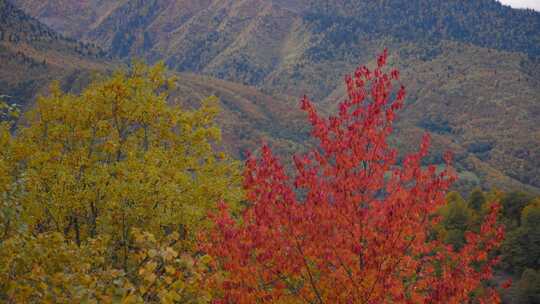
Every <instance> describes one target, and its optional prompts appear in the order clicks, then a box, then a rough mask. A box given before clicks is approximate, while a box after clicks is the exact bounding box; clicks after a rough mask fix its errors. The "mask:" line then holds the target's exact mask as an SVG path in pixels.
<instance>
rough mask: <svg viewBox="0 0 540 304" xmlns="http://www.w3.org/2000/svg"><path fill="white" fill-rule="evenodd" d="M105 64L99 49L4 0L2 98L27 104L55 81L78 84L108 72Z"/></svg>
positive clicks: (0, 4)
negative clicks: (49, 26)
mask: <svg viewBox="0 0 540 304" xmlns="http://www.w3.org/2000/svg"><path fill="white" fill-rule="evenodd" d="M105 60H106V54H105V53H104V52H103V51H102V50H101V49H99V48H98V47H96V46H93V45H89V44H85V43H81V42H78V41H75V40H74V39H71V38H65V37H63V36H62V35H60V34H58V33H56V32H55V31H53V30H51V29H50V28H48V27H47V26H45V25H43V24H41V23H40V22H39V21H37V20H35V19H34V18H32V17H29V16H28V15H26V14H25V13H24V12H22V11H21V10H19V9H17V8H16V7H14V6H13V5H11V4H10V3H9V2H7V1H5V0H0V66H2V69H1V70H0V90H1V91H0V94H3V95H8V96H10V98H11V100H10V101H11V102H19V103H23V104H24V103H25V102H26V101H28V100H30V99H31V98H32V97H33V96H34V94H35V93H36V91H39V90H41V89H42V88H43V87H44V86H45V85H46V84H47V83H49V82H50V81H52V80H55V79H61V78H66V77H68V76H69V77H68V78H70V81H71V82H75V81H76V79H77V78H80V77H86V76H88V75H89V73H90V72H91V71H93V70H104V68H105ZM80 71H86V72H87V73H86V76H84V75H82V74H85V73H82V74H81V73H80ZM66 79H67V78H66Z"/></svg>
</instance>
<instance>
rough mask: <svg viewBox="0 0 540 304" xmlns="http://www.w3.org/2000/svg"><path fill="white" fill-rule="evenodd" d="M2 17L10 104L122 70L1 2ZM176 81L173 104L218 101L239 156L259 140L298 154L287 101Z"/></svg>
mask: <svg viewBox="0 0 540 304" xmlns="http://www.w3.org/2000/svg"><path fill="white" fill-rule="evenodd" d="M70 3H74V2H70ZM0 17H1V19H0V38H1V39H0V66H1V67H2V69H1V70H0V95H7V96H8V100H7V101H8V102H17V103H19V104H22V105H23V106H31V101H32V100H33V99H34V97H35V96H36V95H37V94H40V93H46V88H47V86H48V85H49V84H50V82H52V81H53V80H60V81H61V84H62V86H63V88H64V89H65V90H68V91H78V90H79V89H80V88H82V87H84V86H85V85H87V84H88V83H89V82H90V81H91V80H92V78H95V77H101V76H100V75H103V74H107V73H109V72H110V71H111V70H112V68H114V67H117V68H120V67H122V64H121V63H120V62H117V61H114V60H111V59H110V58H108V57H107V55H106V53H105V52H104V51H102V50H101V49H99V48H98V47H95V46H92V45H89V44H85V43H81V42H78V41H76V40H74V39H72V38H65V37H64V36H62V35H61V34H58V33H57V32H55V31H54V30H52V29H50V28H49V27H47V26H45V25H43V24H42V23H40V22H39V21H37V20H36V19H34V18H33V17H30V16H28V15H26V14H25V13H24V12H23V11H21V10H19V9H17V8H15V7H14V6H12V5H11V4H10V3H9V2H6V1H4V0H0ZM93 75H95V76H93ZM178 77H179V83H178V87H177V89H176V90H175V91H174V92H173V94H172V96H171V102H172V103H180V104H181V105H182V106H185V107H194V106H197V104H198V103H199V102H200V100H202V99H205V98H207V97H209V96H212V95H214V96H217V97H218V98H219V100H220V102H221V108H222V113H221V114H220V116H219V118H218V122H219V123H220V125H221V126H222V129H223V139H224V143H225V144H226V147H227V148H228V149H229V151H230V152H232V153H233V154H235V155H236V156H237V157H240V156H241V155H242V153H243V152H245V151H246V150H248V149H249V150H252V149H255V148H256V147H257V144H259V143H261V142H262V141H266V142H270V143H272V145H273V146H276V147H278V151H282V152H284V151H288V152H290V151H291V150H298V146H299V142H301V141H302V140H303V138H302V139H300V138H299V136H304V137H305V132H304V133H302V132H299V131H298V130H299V129H300V130H301V129H302V127H301V126H296V125H295V124H294V123H289V121H300V119H299V115H301V113H300V111H299V110H298V109H297V107H296V103H295V102H294V104H293V103H292V99H291V98H288V97H270V96H267V95H265V94H262V93H261V92H259V91H258V90H256V89H255V88H251V87H247V86H244V85H240V84H236V83H231V82H227V81H223V80H217V79H214V78H212V77H207V76H197V75H191V74H179V75H178ZM291 109H292V110H291Z"/></svg>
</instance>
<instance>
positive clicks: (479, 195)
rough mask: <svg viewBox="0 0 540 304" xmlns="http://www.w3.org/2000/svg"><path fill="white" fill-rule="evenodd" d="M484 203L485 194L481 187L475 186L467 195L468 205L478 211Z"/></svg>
mask: <svg viewBox="0 0 540 304" xmlns="http://www.w3.org/2000/svg"><path fill="white" fill-rule="evenodd" d="M485 203H486V196H485V194H484V192H483V191H482V189H479V188H476V189H474V190H473V191H472V192H471V195H470V196H469V206H471V208H473V209H474V210H475V211H477V212H478V211H480V209H481V208H482V205H484V204H485Z"/></svg>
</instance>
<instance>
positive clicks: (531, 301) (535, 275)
mask: <svg viewBox="0 0 540 304" xmlns="http://www.w3.org/2000/svg"><path fill="white" fill-rule="evenodd" d="M515 291H516V292H515V293H516V294H515V298H516V299H515V303H519V304H538V303H540V272H539V271H535V270H533V269H526V270H525V271H524V272H523V274H522V275H521V279H520V280H519V282H518V283H517V286H516V288H515Z"/></svg>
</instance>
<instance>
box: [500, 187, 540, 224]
mask: <svg viewBox="0 0 540 304" xmlns="http://www.w3.org/2000/svg"><path fill="white" fill-rule="evenodd" d="M532 199H533V196H531V195H530V194H528V193H524V192H519V191H516V192H509V193H507V194H505V195H504V196H503V198H502V199H501V204H502V206H503V218H504V221H505V224H506V226H507V228H508V229H513V228H516V227H518V226H519V225H520V220H521V212H522V210H523V208H525V206H527V204H528V203H529V202H531V201H532Z"/></svg>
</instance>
